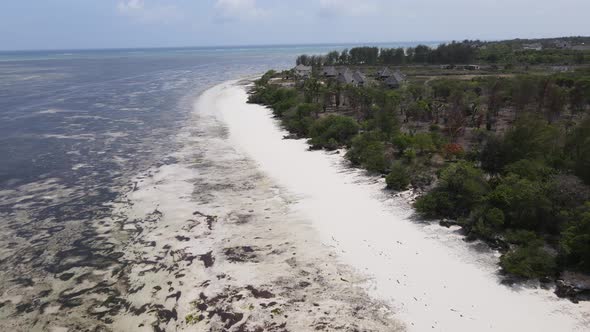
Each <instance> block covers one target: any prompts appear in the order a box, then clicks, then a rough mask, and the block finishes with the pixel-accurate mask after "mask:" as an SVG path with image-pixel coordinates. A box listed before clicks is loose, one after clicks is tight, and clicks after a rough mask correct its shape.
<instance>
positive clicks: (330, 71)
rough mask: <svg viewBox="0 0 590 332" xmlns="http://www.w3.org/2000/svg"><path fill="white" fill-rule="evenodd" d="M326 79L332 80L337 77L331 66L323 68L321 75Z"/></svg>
mask: <svg viewBox="0 0 590 332" xmlns="http://www.w3.org/2000/svg"><path fill="white" fill-rule="evenodd" d="M322 74H323V75H324V77H326V78H334V77H336V76H338V71H337V70H336V68H334V67H333V66H328V67H324V71H323V73H322Z"/></svg>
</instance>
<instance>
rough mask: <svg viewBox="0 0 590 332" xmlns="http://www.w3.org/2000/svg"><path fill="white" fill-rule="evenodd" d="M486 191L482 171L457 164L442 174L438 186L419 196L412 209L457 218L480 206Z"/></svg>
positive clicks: (487, 188)
mask: <svg viewBox="0 0 590 332" xmlns="http://www.w3.org/2000/svg"><path fill="white" fill-rule="evenodd" d="M489 190H490V188H489V186H488V184H487V182H486V180H485V178H484V176H483V173H482V171H481V170H480V169H477V168H475V167H474V166H473V165H472V164H470V163H468V162H465V161H460V162H458V163H455V164H451V165H449V166H448V167H447V168H445V169H444V170H443V171H442V172H441V175H440V181H439V183H438V185H437V187H436V188H434V189H433V190H432V191H431V192H430V193H428V194H426V195H424V196H422V197H420V198H419V199H418V200H417V201H416V204H415V207H416V209H417V211H418V212H419V213H421V214H423V215H426V216H439V217H447V218H459V217H463V216H467V215H468V214H469V213H470V211H471V209H473V208H474V207H475V206H477V205H478V204H480V203H481V202H482V201H483V199H484V197H485V195H486V194H487V193H488V192H489Z"/></svg>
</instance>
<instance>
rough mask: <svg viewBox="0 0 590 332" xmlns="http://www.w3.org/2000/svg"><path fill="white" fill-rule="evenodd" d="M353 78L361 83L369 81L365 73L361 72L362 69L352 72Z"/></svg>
mask: <svg viewBox="0 0 590 332" xmlns="http://www.w3.org/2000/svg"><path fill="white" fill-rule="evenodd" d="M352 78H353V79H354V80H355V81H356V82H357V83H360V84H363V83H365V82H366V81H367V78H366V77H365V74H363V73H361V72H360V71H358V70H357V71H355V72H354V74H352Z"/></svg>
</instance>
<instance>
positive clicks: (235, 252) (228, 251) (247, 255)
mask: <svg viewBox="0 0 590 332" xmlns="http://www.w3.org/2000/svg"><path fill="white" fill-rule="evenodd" d="M258 250H259V249H258V248H256V247H250V246H243V247H234V248H225V249H224V250H223V253H224V254H225V256H227V259H228V260H229V261H230V262H232V263H235V262H252V263H257V262H258V256H257V255H256V253H255V252H256V251H258Z"/></svg>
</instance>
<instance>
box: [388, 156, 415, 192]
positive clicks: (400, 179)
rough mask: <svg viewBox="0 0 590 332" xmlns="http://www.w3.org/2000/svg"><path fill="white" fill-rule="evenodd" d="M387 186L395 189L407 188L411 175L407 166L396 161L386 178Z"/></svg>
mask: <svg viewBox="0 0 590 332" xmlns="http://www.w3.org/2000/svg"><path fill="white" fill-rule="evenodd" d="M385 183H387V188H389V189H393V190H398V191H401V190H406V189H408V186H409V185H410V175H409V174H408V170H407V168H406V167H405V166H404V165H402V164H401V163H396V164H395V165H394V166H393V167H392V168H391V172H390V173H389V175H387V177H386V178H385Z"/></svg>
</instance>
